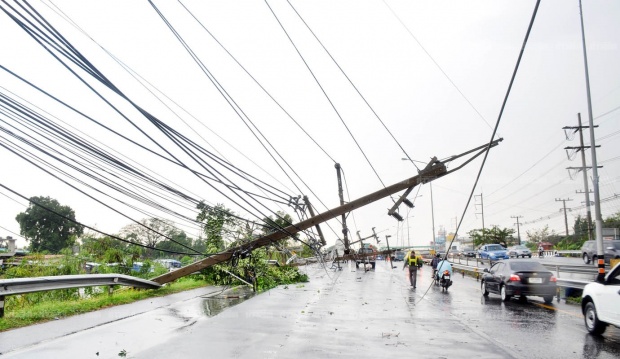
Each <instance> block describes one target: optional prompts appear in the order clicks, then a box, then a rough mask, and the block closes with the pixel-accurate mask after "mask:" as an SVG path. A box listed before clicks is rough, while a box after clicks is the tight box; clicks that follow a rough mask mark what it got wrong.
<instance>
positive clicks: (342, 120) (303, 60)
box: [265, 0, 385, 187]
mask: <svg viewBox="0 0 620 359" xmlns="http://www.w3.org/2000/svg"><path fill="white" fill-rule="evenodd" d="M265 4H266V5H267V7H268V8H269V10H270V11H271V13H272V14H273V16H274V17H275V19H276V21H277V23H278V25H280V28H281V29H282V31H283V32H284V34H285V35H286V37H287V38H288V39H289V41H290V43H291V45H292V46H293V48H294V49H295V51H296V52H297V54H298V55H299V57H300V58H301V61H302V62H303V63H304V65H305V66H306V68H307V69H308V71H309V72H310V75H311V76H312V78H313V79H314V81H315V82H316V84H317V86H319V89H320V90H321V92H322V93H323V95H324V96H325V98H326V99H327V102H329V104H330V106H331V108H332V109H333V110H334V112H335V113H336V116H337V117H338V119H340V122H342V124H343V125H344V127H345V129H346V130H347V132H348V133H349V135H350V136H351V139H353V142H355V145H356V146H357V148H358V149H359V150H360V152H361V153H362V155H363V156H364V158H365V159H366V162H367V163H368V165H369V166H370V168H371V169H372V171H373V172H374V173H375V175H376V176H377V178H378V179H379V182H381V185H382V186H383V187H385V184H384V183H383V180H381V177H380V176H379V173H377V170H375V167H374V166H373V165H372V163H371V162H370V159H368V156H366V153H365V152H364V150H363V149H362V146H361V145H360V144H359V142H358V141H357V139H356V138H355V136H353V133H352V132H351V130H350V129H349V126H347V124H346V122H345V121H344V118H342V116H341V115H340V112H338V109H337V108H336V106H335V105H334V103H333V102H332V100H331V98H330V97H329V95H327V92H326V91H325V89H324V88H323V86H322V85H321V82H320V81H319V80H318V78H317V77H316V76H315V74H314V72H313V71H312V69H311V68H310V65H308V63H307V62H306V59H305V58H304V56H303V55H302V54H301V52H300V51H299V49H298V48H297V45H295V42H294V41H293V39H292V38H291V37H290V35H289V34H288V32H287V31H286V29H285V28H284V25H282V23H281V22H280V19H279V18H278V16H277V15H276V13H275V12H274V11H273V9H272V8H271V6H270V5H269V2H268V1H267V0H265Z"/></svg>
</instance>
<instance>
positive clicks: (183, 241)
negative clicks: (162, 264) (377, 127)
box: [155, 230, 195, 258]
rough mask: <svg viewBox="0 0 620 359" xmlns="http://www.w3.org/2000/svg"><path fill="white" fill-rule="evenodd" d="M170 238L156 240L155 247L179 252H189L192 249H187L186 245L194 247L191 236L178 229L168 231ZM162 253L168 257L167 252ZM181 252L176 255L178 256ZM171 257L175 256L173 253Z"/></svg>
mask: <svg viewBox="0 0 620 359" xmlns="http://www.w3.org/2000/svg"><path fill="white" fill-rule="evenodd" d="M170 238H171V239H172V240H168V239H166V240H163V241H161V242H158V243H157V244H156V245H155V247H157V249H163V250H166V251H172V252H180V253H191V252H192V251H190V250H189V249H187V247H189V248H195V247H194V246H193V242H192V239H191V238H188V237H187V234H185V232H183V231H179V230H174V231H172V232H171V233H170ZM162 255H165V256H166V257H170V256H171V255H170V254H169V253H167V252H162ZM180 256H181V254H179V255H176V257H178V258H180ZM172 257H175V255H172Z"/></svg>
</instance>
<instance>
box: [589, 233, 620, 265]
mask: <svg viewBox="0 0 620 359" xmlns="http://www.w3.org/2000/svg"><path fill="white" fill-rule="evenodd" d="M603 251H604V253H605V263H608V264H609V263H610V260H611V259H612V258H613V259H618V258H620V240H618V239H613V240H610V239H607V240H603ZM581 258H582V259H583V262H584V263H585V264H590V263H594V264H597V260H598V255H597V249H596V241H595V240H591V241H585V242H584V243H583V246H581Z"/></svg>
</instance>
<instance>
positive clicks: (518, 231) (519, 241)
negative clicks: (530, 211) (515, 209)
mask: <svg viewBox="0 0 620 359" xmlns="http://www.w3.org/2000/svg"><path fill="white" fill-rule="evenodd" d="M510 218H516V219H517V223H515V224H516V225H517V240H518V243H519V245H521V230H520V228H519V227H520V226H521V223H519V218H523V216H510Z"/></svg>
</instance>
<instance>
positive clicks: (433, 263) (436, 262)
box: [431, 253, 441, 278]
mask: <svg viewBox="0 0 620 359" xmlns="http://www.w3.org/2000/svg"><path fill="white" fill-rule="evenodd" d="M439 261H441V254H439V253H437V254H436V255H435V256H434V257H433V260H432V261H431V266H433V273H432V274H431V276H432V277H433V278H435V273H437V264H438V263H439Z"/></svg>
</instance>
